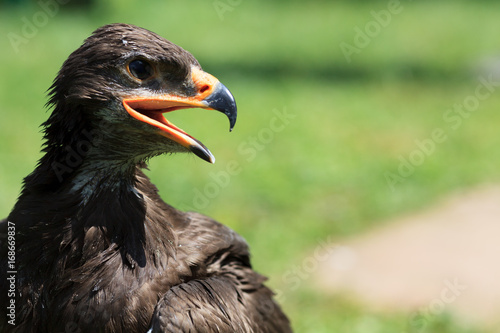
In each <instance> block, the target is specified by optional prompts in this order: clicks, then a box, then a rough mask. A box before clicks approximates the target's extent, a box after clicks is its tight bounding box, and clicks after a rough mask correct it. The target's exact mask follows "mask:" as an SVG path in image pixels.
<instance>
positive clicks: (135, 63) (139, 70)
mask: <svg viewBox="0 0 500 333" xmlns="http://www.w3.org/2000/svg"><path fill="white" fill-rule="evenodd" d="M128 70H129V72H130V74H132V75H133V76H135V77H136V78H138V79H139V80H146V79H148V78H150V77H151V76H153V73H154V71H153V68H152V67H151V65H150V64H149V63H148V62H146V61H144V60H132V61H131V62H130V63H129V64H128Z"/></svg>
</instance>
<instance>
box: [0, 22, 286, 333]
mask: <svg viewBox="0 0 500 333" xmlns="http://www.w3.org/2000/svg"><path fill="white" fill-rule="evenodd" d="M48 104H49V105H50V106H52V107H53V111H52V114H51V115H50V117H49V118H48V120H47V121H46V122H45V123H44V124H43V126H44V134H45V135H44V139H45V144H44V148H43V152H44V153H45V154H44V155H43V157H42V158H41V159H40V161H39V163H38V165H37V167H36V169H35V170H34V171H33V172H32V173H31V174H30V175H28V176H27V177H26V178H25V180H24V187H23V190H22V192H21V195H20V196H19V199H18V201H17V203H16V205H15V206H14V208H13V210H12V212H11V213H10V215H9V216H8V217H7V219H5V220H3V221H2V222H1V223H0V242H1V246H0V250H1V257H0V267H1V268H0V287H1V290H0V299H1V302H2V303H1V307H0V308H1V310H0V332H21V333H29V332H37V333H42V332H48V333H60V332H75V333H76V332H81V333H83V332H92V333H96V332H110V333H111V332H113V333H118V332H127V333H130V332H290V331H291V330H290V326H289V322H288V319H287V318H286V316H285V315H284V314H283V313H282V311H281V309H280V308H279V306H278V305H277V304H276V303H275V301H274V300H273V293H272V292H271V290H269V289H268V288H267V287H266V286H264V284H263V282H264V281H265V278H264V277H263V276H261V275H259V274H257V273H256V272H255V271H253V270H252V267H251V265H250V260H249V252H248V246H247V244H246V242H245V241H244V240H243V238H242V237H240V236H239V235H238V234H236V233H235V232H234V231H232V230H231V229H229V228H227V227H225V226H224V225H222V224H220V223H218V222H216V221H214V220H212V219H210V218H209V217H206V216H203V215H201V214H197V213H184V212H181V211H179V210H177V209H175V208H173V207H171V206H169V205H168V204H166V203H165V202H164V201H162V199H161V198H160V196H159V195H158V190H157V189H156V187H155V186H154V185H153V184H152V183H151V182H150V180H149V179H148V177H146V176H145V175H144V173H143V172H142V171H141V169H142V168H144V167H145V161H146V160H147V159H149V158H151V157H153V156H155V155H160V154H164V153H174V152H192V153H194V154H196V155H197V156H198V157H200V158H202V159H204V160H206V161H209V162H213V161H214V157H213V155H212V154H211V153H210V151H209V150H208V149H207V148H206V147H205V146H204V145H203V144H202V143H201V142H200V141H198V140H197V139H195V138H193V137H192V136H190V135H189V134H187V133H186V132H185V131H183V130H181V129H180V128H178V127H176V126H175V125H174V124H172V123H171V122H169V121H168V120H167V119H166V118H165V117H164V114H165V113H168V112H171V111H174V110H179V109H185V108H195V107H196V108H203V109H209V110H210V109H213V110H218V111H221V112H223V113H224V114H226V115H227V117H228V118H229V122H230V126H231V128H232V127H233V126H234V124H235V121H236V104H235V101H234V98H233V96H232V95H231V93H230V92H229V90H228V89H227V88H226V87H225V86H224V85H222V83H220V82H219V81H218V80H217V79H216V78H215V77H213V76H212V75H210V74H208V73H206V72H204V71H203V70H202V69H201V66H200V64H199V63H198V61H197V60H196V59H195V58H194V57H193V56H192V55H191V54H190V53H188V52H187V51H185V50H184V49H182V48H180V47H179V46H177V45H175V44H173V43H171V42H169V41H168V40H165V39H164V38H162V37H160V36H158V35H157V34H155V33H153V32H150V31H148V30H145V29H142V28H138V27H135V26H132V25H127V24H111V25H107V26H104V27H101V28H99V29H97V30H96V31H94V33H93V34H92V35H91V36H90V37H89V38H87V39H86V40H85V42H84V43H83V45H82V46H81V47H80V48H78V49H77V50H76V51H75V52H73V53H72V54H71V55H70V56H69V58H68V59H67V60H66V61H65V62H64V64H63V66H62V68H61V70H60V71H59V73H58V75H57V77H56V79H55V80H54V83H53V85H52V87H51V88H50V100H49V103H48Z"/></svg>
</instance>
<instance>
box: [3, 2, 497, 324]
mask: <svg viewBox="0 0 500 333" xmlns="http://www.w3.org/2000/svg"><path fill="white" fill-rule="evenodd" d="M113 22H124V23H131V24H135V25H139V26H141V27H144V28H147V29H149V30H152V31H154V32H156V33H158V34H159V35H161V36H163V37H165V38H167V39H169V40H170V41H172V42H174V43H176V44H178V45H180V46H182V47H183V48H185V49H186V50H188V51H190V52H191V53H192V54H193V55H194V56H195V57H196V58H197V59H198V60H199V62H200V63H201V65H202V66H203V68H204V69H205V70H206V71H208V72H210V73H212V74H213V75H215V76H216V77H217V78H219V79H220V81H221V82H223V83H224V84H225V85H226V86H227V87H228V88H229V89H230V90H231V91H232V92H233V94H234V96H235V98H236V101H237V103H238V109H239V110H238V112H239V115H238V122H237V124H236V127H235V129H234V131H233V132H232V133H229V132H228V130H227V129H228V124H227V120H226V119H224V116H223V115H221V114H214V113H211V112H206V111H204V110H186V111H182V112H178V113H173V114H171V115H169V120H171V121H172V122H174V123H175V124H176V125H178V126H179V127H181V128H184V129H186V130H187V131H188V132H189V133H190V134H192V135H193V136H195V137H196V138H198V139H200V140H201V141H202V142H203V143H205V144H206V145H207V146H208V147H209V148H210V150H211V151H212V152H213V153H214V155H215V156H216V159H217V162H216V164H215V165H210V164H208V163H205V162H203V161H201V160H200V159H198V158H197V157H195V156H194V155H174V156H161V157H157V158H154V159H153V160H151V162H150V164H149V168H150V171H149V172H148V175H149V176H150V177H151V179H152V181H153V183H155V184H156V185H157V186H158V187H159V189H160V193H161V195H162V197H163V198H164V199H165V201H166V202H168V203H170V204H171V205H173V206H176V207H177V208H180V209H184V210H196V211H200V212H202V213H204V214H207V215H209V216H212V217H214V218H215V219H217V220H218V221H221V222H222V223H224V224H226V225H228V226H230V227H231V228H233V229H234V230H236V231H237V232H238V233H240V234H241V235H242V236H243V237H244V238H245V239H246V240H247V241H248V243H249V244H250V248H251V250H252V255H253V259H252V260H253V265H254V268H255V269H256V270H257V271H259V272H261V273H262V274H264V275H267V276H269V278H270V280H269V281H268V284H269V285H270V286H271V287H272V288H274V289H275V290H276V292H277V299H278V301H279V302H280V303H281V304H282V306H283V308H284V309H285V311H286V312H287V314H288V315H289V317H290V319H291V321H292V323H293V327H294V329H295V331H297V332H354V333H362V332H367V333H368V332H370V333H373V332H384V333H385V332H397V333H404V332H436V333H438V332H439V333H443V332H444V333H446V332H459V333H464V332H495V331H496V329H498V326H495V325H494V324H492V323H491V322H483V321H481V320H467V318H465V320H464V318H462V317H463V316H462V315H457V314H456V313H455V312H454V310H453V306H452V305H453V304H451V303H452V301H450V302H448V301H447V300H450V299H451V298H452V297H451V296H453V295H455V296H456V297H455V298H459V295H457V293H458V292H457V290H456V289H457V288H458V289H460V287H457V286H456V285H455V287H454V288H455V289H453V287H450V284H454V283H455V284H457V282H456V281H455V280H454V279H456V278H457V275H453V274H451V275H446V277H444V276H443V277H440V280H439V285H437V287H436V288H437V289H436V291H435V293H434V295H433V294H430V296H429V297H427V298H426V299H423V300H421V301H420V303H418V302H417V303H418V304H417V303H411V302H407V299H406V298H405V299H403V298H404V297H401V299H399V300H398V301H397V302H396V303H395V304H392V305H391V306H386V305H384V306H382V305H380V306H379V305H378V304H377V300H378V298H377V297H375V299H372V300H369V301H366V300H364V299H363V295H364V294H367V293H370V289H365V290H364V291H363V290H361V291H360V290H356V289H355V288H351V289H349V288H346V290H342V287H338V286H334V285H333V283H332V285H330V284H329V281H330V280H331V281H333V280H335V278H336V276H335V274H337V272H340V271H342V269H340V270H335V269H332V270H328V269H325V267H327V266H328V265H332V263H331V260H334V259H332V255H333V257H335V256H336V258H337V259H338V258H339V256H340V258H341V260H340V261H341V263H342V262H344V263H345V262H346V261H347V262H348V263H347V264H346V265H347V266H348V267H347V268H349V267H351V266H352V261H353V260H354V259H353V258H354V257H356V253H357V252H356V251H358V250H357V248H356V246H358V245H359V244H361V243H362V242H363V239H365V238H366V237H368V236H365V235H367V234H368V235H369V234H370V233H377V230H379V229H380V228H385V229H391V228H402V226H404V224H405V223H413V224H418V223H420V221H421V220H422V219H418V218H416V219H412V218H411V216H413V215H416V216H423V217H426V216H428V215H426V214H424V215H420V214H422V213H421V212H422V211H424V212H425V211H426V210H427V209H429V207H434V208H433V209H437V210H439V205H440V203H441V202H448V201H446V200H447V199H446V198H447V197H448V196H449V195H450V194H452V195H454V196H455V195H457V193H458V194H460V193H462V192H467V191H469V189H474V190H475V189H477V188H482V187H483V186H486V187H488V188H490V186H495V185H494V184H497V183H500V168H499V167H498V166H499V165H500V152H499V147H500V135H499V134H498V132H499V130H498V128H499V122H500V114H499V107H500V91H499V90H500V39H499V32H500V3H499V2H496V1H486V0H483V1H465V0H462V1H461V0H443V1H430V0H429V1H426V0H420V1H410V0H407V1H403V0H402V1H395V0H391V1H361V0H358V1H327V0H324V1H320V0H315V1H293V0H290V1H284V0H283V1H264V0H253V1H247V0H220V1H212V0H210V1H201V0H192V1H189V2H187V1H180V0H172V1H156V0H154V1H153V0H152V1H147V2H145V1H142V2H139V1H133V0H125V1H118V0H112V1H107V2H97V1H77V0H64V1H63V0H59V1H56V0H40V1H28V0H25V1H16V0H9V1H7V0H3V1H0V31H1V36H2V38H1V39H0V50H1V52H0V64H1V65H0V66H1V67H0V68H1V75H0V115H1V121H0V217H2V218H3V217H5V216H7V215H8V213H9V211H10V209H11V208H12V206H13V205H14V203H15V200H16V197H17V195H18V194H19V191H20V189H21V184H22V179H23V177H25V176H26V175H27V174H28V173H30V172H31V171H32V170H33V169H34V167H35V165H36V162H37V160H38V159H39V158H40V156H41V155H40V153H39V150H40V146H41V144H42V134H41V132H40V128H39V125H40V124H41V123H42V122H43V121H44V120H45V119H46V118H47V117H48V114H49V113H48V112H47V110H46V109H45V107H44V104H45V102H46V100H47V98H46V89H47V88H48V87H49V86H50V85H51V82H52V80H53V78H54V77H55V75H56V73H57V71H58V69H59V68H60V66H61V65H62V63H63V61H64V60H65V59H66V58H67V56H68V55H69V54H70V53H71V52H72V51H73V50H75V49H76V48H78V47H79V46H80V45H81V43H82V42H83V40H84V39H85V38H86V37H88V36H89V35H90V34H91V32H92V31H93V30H95V29H96V28H98V27H99V26H101V25H104V24H107V23H113ZM207 124H210V128H208V127H207V126H206V125H207ZM488 193H492V196H493V198H492V199H491V201H492V202H493V205H497V206H499V207H500V205H499V201H496V199H495V198H498V197H494V195H495V193H496V192H495V191H490V192H488ZM487 198H490V196H488V197H487ZM443 200H444V201H443ZM476 201H477V200H476ZM479 201H480V202H482V201H481V200H479ZM458 202H459V205H460V206H462V205H468V201H467V200H466V201H463V200H462V199H459V200H458ZM436 207H437V208H436ZM459 215H460V214H459ZM486 215H488V213H486ZM408 216H410V218H400V217H408ZM488 217H489V218H493V219H496V220H497V222H500V221H498V220H499V219H500V217H499V215H496V216H491V214H490V215H488ZM409 220H411V221H409ZM423 220H425V218H424V219H423ZM429 220H432V221H436V222H435V223H441V222H447V223H452V222H453V218H452V217H449V218H448V217H447V216H446V215H445V214H444V215H443V216H442V217H441V218H440V219H434V217H429ZM472 221H475V218H474V217H473V218H472ZM422 223H426V222H425V221H423V222H422ZM476 228H478V229H480V228H481V225H477V226H476ZM438 230H439V231H438V233H440V234H438V236H440V237H441V236H442V237H443V239H446V240H448V239H450V238H452V237H453V232H454V228H453V225H452V224H449V228H444V229H438ZM473 230H474V229H473ZM473 230H472V231H473ZM405 235H406V236H405V237H408V241H409V242H410V240H411V242H412V243H414V242H417V243H421V244H424V247H423V250H421V251H420V252H418V254H419V255H420V257H422V258H427V257H428V258H432V257H434V256H435V255H436V252H435V251H440V250H439V242H437V245H438V246H437V250H436V249H435V248H433V247H429V248H426V247H425V244H426V239H425V237H426V236H421V237H422V239H420V238H414V237H413V236H412V235H413V234H412V233H411V232H410V233H407V234H405ZM434 236H436V235H434ZM357 237H361V238H360V240H357ZM363 237H365V238H363ZM415 237H417V236H415ZM434 239H435V238H434ZM438 239H439V238H438ZM476 241H478V242H479V246H481V244H480V243H481V239H479V240H477V239H476ZM360 242H361V243H360ZM460 242H461V243H460V244H463V246H467V245H468V244H469V243H470V241H469V240H468V239H467V238H461V239H460ZM355 244H358V245H355ZM375 244H379V245H384V246H385V247H387V248H388V251H387V252H384V253H404V249H405V244H406V243H405V240H404V238H403V239H402V240H401V239H400V238H398V242H395V243H391V242H390V241H379V242H375ZM359 246H361V248H363V246H365V245H359ZM332 249H333V250H332ZM339 249H341V250H340V252H339ZM497 250H498V248H495V247H491V248H490V247H489V248H488V251H487V252H488V253H490V254H491V255H492V260H491V261H490V262H489V261H486V263H487V264H488V265H489V266H492V267H495V266H499V264H498V257H499V255H500V250H498V252H495V251H497ZM368 252H374V251H368ZM339 253H340V254H339ZM384 255H385V254H384ZM346 258H347V259H346ZM378 259H379V261H380V262H381V265H383V263H384V258H378ZM461 259H462V260H461V261H463V262H464V263H465V262H471V261H475V260H476V259H478V258H475V257H474V256H472V257H471V256H468V257H467V256H464V257H461ZM443 260H445V259H443ZM354 261H355V260H354ZM461 261H460V260H459V262H461ZM377 262H378V261H377ZM404 263H407V264H408V265H409V266H411V267H413V268H415V266H416V265H417V263H416V262H415V258H413V257H410V256H409V255H408V256H407V257H405V258H404V260H403V261H402V264H401V265H404ZM442 264H443V265H445V262H442ZM385 266H387V268H383V269H382V270H383V271H391V270H398V269H400V270H403V271H404V270H405V267H403V266H401V267H392V266H394V265H388V264H385ZM385 266H379V268H380V267H385ZM344 268H345V267H344ZM478 270H479V273H481V271H480V269H479V268H478V269H476V273H477V271H478ZM344 271H345V269H344ZM416 272H420V270H418V269H417V270H416ZM487 272H489V271H486V270H485V273H484V274H483V275H486V274H488V278H490V279H492V278H493V280H495V281H499V280H500V279H498V278H500V276H495V275H492V274H494V273H487ZM339 274H341V273H339ZM480 275H481V274H480ZM377 276H378V275H377ZM377 276H375V275H374V276H365V277H364V278H365V279H368V280H371V281H372V282H373V284H372V285H373V286H372V287H369V288H374V289H373V290H371V291H374V290H375V289H377V288H379V287H378V286H380V285H381V283H382V281H378V280H377ZM426 276H427V275H426ZM413 277H414V278H415V277H416V278H417V279H418V278H419V275H418V274H414V276H413ZM495 278H496V279H495ZM353 279H355V277H353ZM443 281H444V282H443ZM454 281H455V282H454ZM461 281H463V280H460V281H459V283H465V282H461ZM379 282H380V283H379ZM421 282H422V283H424V284H425V283H426V281H425V280H423V281H421ZM429 283H435V282H429ZM480 283H481V282H478V283H477V284H480ZM477 284H476V285H474V284H472V283H469V284H467V289H466V291H463V293H466V292H468V291H473V290H474V287H475V286H477ZM389 287H390V286H389ZM495 287H496V288H498V286H496V284H495V283H493V284H492V286H491V288H492V289H489V290H491V293H492V294H493V295H500V294H496V291H494V288H495ZM339 288H340V289H339ZM367 288H368V287H367ZM380 288H381V287H380ZM442 288H445V289H442ZM446 288H448V289H446ZM449 288H451V289H449ZM413 289H414V287H413V286H412V285H411V284H408V285H407V286H406V288H404V284H403V288H402V290H403V291H402V292H401V293H399V294H400V295H406V294H407V293H408V292H409V294H411V292H417V293H418V291H417V289H415V290H413ZM498 289H500V288H498ZM443 290H448V291H447V292H443ZM396 293H397V292H396ZM372 294H373V293H372ZM397 294H398V293H397ZM443 295H445V296H446V298H445V299H443ZM408 297H411V295H410V296H408ZM455 298H453V300H454V299H455ZM498 299H500V297H498ZM439 300H441V302H439ZM398 302H400V304H399V303H398ZM474 302H477V305H479V304H480V303H481V302H482V301H481V299H476V300H474V301H473V302H472V306H474V305H476V304H474ZM482 305H483V306H486V307H487V306H488V304H482ZM492 306H493V305H492ZM498 311H500V309H498ZM498 311H497V312H496V313H499V312H498Z"/></svg>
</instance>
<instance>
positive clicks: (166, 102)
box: [123, 68, 237, 163]
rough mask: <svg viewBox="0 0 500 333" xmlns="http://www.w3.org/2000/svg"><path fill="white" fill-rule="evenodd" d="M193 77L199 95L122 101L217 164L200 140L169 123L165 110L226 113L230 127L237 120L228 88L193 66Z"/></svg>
mask: <svg viewBox="0 0 500 333" xmlns="http://www.w3.org/2000/svg"><path fill="white" fill-rule="evenodd" d="M192 79H193V82H194V84H195V87H196V90H197V94H196V95H195V96H190V97H184V96H179V95H170V94H168V95H159V96H148V97H132V98H125V99H124V100H123V106H124V107H125V110H127V112H128V113H129V114H130V115H131V116H132V117H134V118H135V119H137V120H140V121H142V122H145V123H147V124H149V125H151V126H154V127H156V128H158V129H159V132H158V133H159V134H161V135H163V136H165V137H167V138H169V139H170V140H172V141H175V142H177V143H178V144H180V145H181V146H183V147H186V148H188V149H189V150H190V151H191V152H193V153H194V154H195V155H196V156H198V157H200V158H202V159H204V160H205V161H207V162H210V163H214V162H215V157H214V156H213V155H212V153H211V152H210V151H209V150H208V148H207V147H205V146H204V145H203V144H202V143H201V142H200V141H198V140H196V139H195V138H193V137H192V136H190V135H189V134H187V133H186V132H184V131H183V130H182V129H180V128H179V127H177V126H175V125H174V124H172V123H171V122H169V121H168V120H167V119H166V118H165V117H164V116H163V114H164V113H167V112H171V111H174V110H179V109H186V108H202V109H209V110H217V111H221V112H223V113H224V114H225V115H226V116H227V117H228V118H229V124H230V130H232V129H233V127H234V124H235V123H236V115H237V109H236V102H235V101H234V97H233V95H232V94H231V92H229V90H228V89H227V88H226V87H225V86H224V85H223V84H222V83H220V82H219V80H217V79H216V78H215V77H213V76H212V75H210V74H208V73H206V72H203V71H202V70H200V69H198V68H193V69H192Z"/></svg>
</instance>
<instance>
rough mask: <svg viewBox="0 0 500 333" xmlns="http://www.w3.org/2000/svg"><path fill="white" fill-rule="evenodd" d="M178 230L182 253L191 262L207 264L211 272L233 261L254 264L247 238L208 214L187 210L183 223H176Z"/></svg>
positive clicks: (181, 255)
mask: <svg viewBox="0 0 500 333" xmlns="http://www.w3.org/2000/svg"><path fill="white" fill-rule="evenodd" d="M174 230H175V233H176V235H177V250H178V256H179V257H181V258H182V259H184V260H185V261H187V262H188V264H189V265H199V264H202V263H203V264H205V265H206V266H207V269H208V270H209V271H210V270H216V269H219V268H220V267H221V265H223V263H224V262H229V261H232V260H233V261H238V262H241V263H242V264H244V265H245V266H250V262H249V249H248V244H247V242H246V241H245V239H244V238H243V237H241V236H240V235H239V234H238V233H236V232H235V231H234V230H232V229H230V228H229V227H227V226H225V225H223V224H222V223H219V222H217V221H216V220H214V219H212V218H210V217H208V216H205V215H203V214H200V213H196V212H187V213H184V219H183V222H182V223H177V224H175V225H174Z"/></svg>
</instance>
